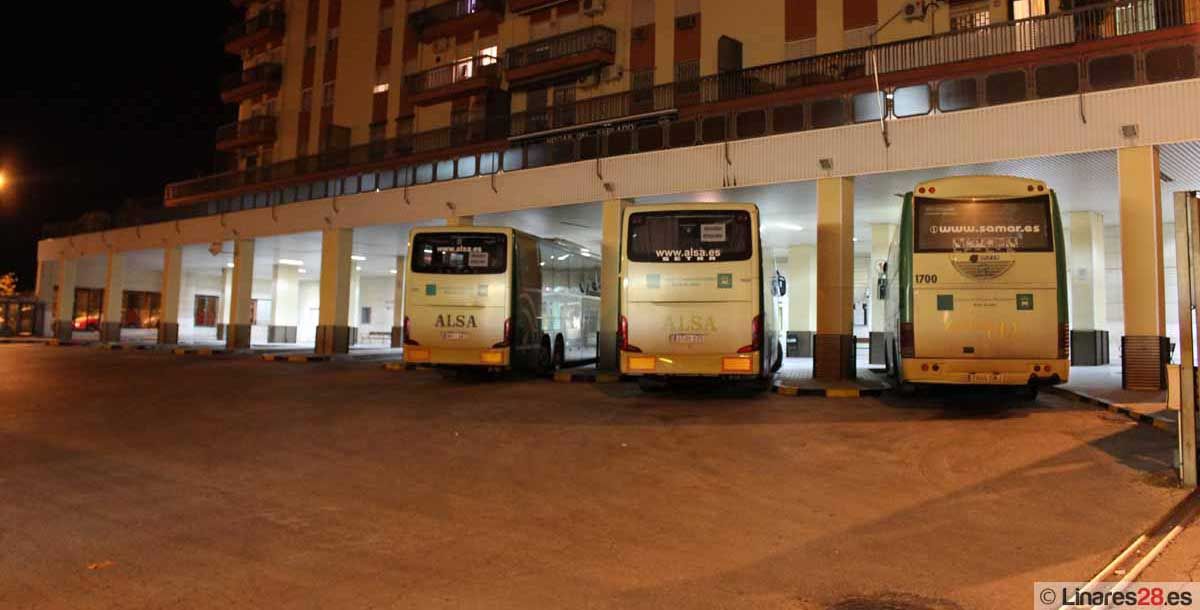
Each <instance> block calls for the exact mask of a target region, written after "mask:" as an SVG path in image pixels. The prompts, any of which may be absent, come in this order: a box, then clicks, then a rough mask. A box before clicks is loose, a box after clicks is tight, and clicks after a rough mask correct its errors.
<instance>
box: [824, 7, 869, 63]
mask: <svg viewBox="0 0 1200 610" xmlns="http://www.w3.org/2000/svg"><path fill="white" fill-rule="evenodd" d="M816 1H817V23H819V24H821V26H820V27H818V28H817V54H818V55H821V54H824V53H833V52H836V51H841V50H842V49H844V48H845V47H846V34H845V33H844V32H843V28H842V23H843V15H842V8H843V6H842V2H843V1H844V0H816ZM884 18H885V19H886V17H884Z"/></svg>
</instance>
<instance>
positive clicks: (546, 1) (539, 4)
mask: <svg viewBox="0 0 1200 610" xmlns="http://www.w3.org/2000/svg"><path fill="white" fill-rule="evenodd" d="M564 2H567V0H508V9H509V10H510V11H512V12H513V13H516V14H520V13H529V12H533V11H537V10H541V9H544V8H550V7H552V6H554V5H555V4H563V3H564Z"/></svg>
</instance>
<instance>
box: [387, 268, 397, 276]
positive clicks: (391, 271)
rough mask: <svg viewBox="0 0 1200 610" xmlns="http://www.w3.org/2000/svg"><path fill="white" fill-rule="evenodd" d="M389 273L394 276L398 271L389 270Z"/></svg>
mask: <svg viewBox="0 0 1200 610" xmlns="http://www.w3.org/2000/svg"><path fill="white" fill-rule="evenodd" d="M388 273H390V274H392V275H396V270H395V269H388Z"/></svg>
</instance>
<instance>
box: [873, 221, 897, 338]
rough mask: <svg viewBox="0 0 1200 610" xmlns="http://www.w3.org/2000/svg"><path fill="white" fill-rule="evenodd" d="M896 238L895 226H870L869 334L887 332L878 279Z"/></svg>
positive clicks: (883, 304)
mask: <svg viewBox="0 0 1200 610" xmlns="http://www.w3.org/2000/svg"><path fill="white" fill-rule="evenodd" d="M895 238H896V225H893V224H873V225H871V268H870V270H869V271H868V273H869V274H870V276H869V284H870V285H869V286H868V287H867V289H868V290H869V291H870V293H871V332H886V331H887V305H886V303H885V302H884V301H883V300H881V299H880V298H879V279H880V278H882V277H883V276H884V272H883V264H884V263H886V262H887V259H888V252H889V251H890V250H891V247H892V240H893V239H895Z"/></svg>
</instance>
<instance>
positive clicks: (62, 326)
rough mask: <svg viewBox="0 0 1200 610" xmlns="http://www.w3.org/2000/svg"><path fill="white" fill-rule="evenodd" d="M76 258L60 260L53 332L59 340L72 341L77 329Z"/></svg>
mask: <svg viewBox="0 0 1200 610" xmlns="http://www.w3.org/2000/svg"><path fill="white" fill-rule="evenodd" d="M77 263H78V261H77V260H76V259H73V258H72V259H61V260H59V261H58V277H57V278H56V281H55V284H56V286H55V290H54V324H53V325H52V332H53V333H54V338H55V339H58V340H59V341H70V340H71V333H72V332H74V330H75V270H76V265H77Z"/></svg>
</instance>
